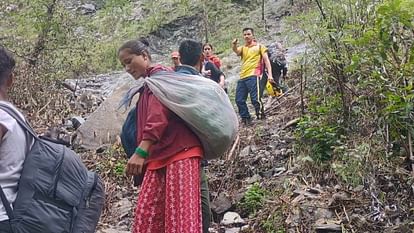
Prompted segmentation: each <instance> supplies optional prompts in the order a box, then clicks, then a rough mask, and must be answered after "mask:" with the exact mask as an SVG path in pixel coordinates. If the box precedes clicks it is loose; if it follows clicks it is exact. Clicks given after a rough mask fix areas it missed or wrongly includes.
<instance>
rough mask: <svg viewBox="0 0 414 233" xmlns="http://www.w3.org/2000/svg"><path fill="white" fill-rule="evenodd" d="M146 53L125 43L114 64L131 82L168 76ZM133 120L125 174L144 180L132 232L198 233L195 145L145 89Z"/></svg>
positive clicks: (143, 45)
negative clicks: (133, 144)
mask: <svg viewBox="0 0 414 233" xmlns="http://www.w3.org/2000/svg"><path fill="white" fill-rule="evenodd" d="M148 48H149V43H148V41H145V40H131V41H128V42H126V43H125V44H123V45H122V46H121V47H120V48H119V50H118V57H119V60H120V62H121V63H122V65H123V66H124V67H125V70H126V71H127V72H128V73H130V74H131V75H132V76H133V77H134V78H135V79H140V78H148V79H150V78H151V75H154V74H156V73H158V72H160V71H166V70H170V69H168V68H166V67H162V66H160V65H153V64H152V60H151V55H150V53H149V49H148ZM200 64H201V63H200ZM171 91H173V90H171ZM137 115H138V116H137V118H138V120H137V144H138V147H137V148H136V149H135V153H134V154H133V155H132V156H131V158H130V159H129V161H128V163H127V166H126V172H127V174H129V175H142V174H144V180H143V183H142V187H141V191H140V193H139V197H138V201H137V206H136V210H135V218H134V224H133V229H132V232H133V233H141V232H149V233H162V232H166V233H167V232H198V233H201V232H202V223H201V204H200V203H201V200H200V195H201V193H200V161H201V159H202V158H203V148H202V144H201V142H200V140H199V139H198V137H197V136H196V135H195V134H194V132H193V131H192V130H191V129H190V128H189V127H188V126H187V124H186V123H185V122H184V121H183V120H182V119H181V118H180V117H178V116H177V115H176V114H175V113H173V112H172V111H171V110H170V109H168V108H167V107H166V106H165V105H164V104H162V103H161V102H160V100H159V99H158V98H157V97H155V96H154V94H153V93H152V91H151V90H150V89H149V87H148V86H147V85H144V86H143V87H142V88H141V90H140V97H139V100H138V102H137Z"/></svg>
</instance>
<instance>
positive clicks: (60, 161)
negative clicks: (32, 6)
mask: <svg viewBox="0 0 414 233" xmlns="http://www.w3.org/2000/svg"><path fill="white" fill-rule="evenodd" d="M14 66H15V61H14V59H13V57H12V56H11V55H10V54H9V53H8V52H7V51H6V50H5V49H4V48H3V47H1V46H0V232H1V233H12V232H15V233H16V232H30V233H44V232H67V233H93V232H95V231H96V226H97V224H98V221H99V217H100V215H101V210H102V207H103V205H104V201H105V190H104V187H103V184H102V181H101V179H100V178H99V176H98V174H97V173H95V172H92V171H88V169H87V168H86V166H85V165H84V164H83V162H82V160H81V158H80V156H79V155H77V154H76V153H75V152H73V151H72V150H70V149H69V148H67V147H65V146H64V145H61V144H58V143H56V142H55V140H53V139H46V138H44V137H40V136H38V135H37V134H36V133H35V131H34V130H33V128H32V127H31V126H30V125H29V124H28V123H27V122H26V120H25V118H24V117H23V115H22V114H21V113H20V112H19V111H18V110H17V109H16V107H15V106H13V105H12V104H11V103H10V102H8V99H7V90H9V89H10V87H11V85H12V83H13V69H14Z"/></svg>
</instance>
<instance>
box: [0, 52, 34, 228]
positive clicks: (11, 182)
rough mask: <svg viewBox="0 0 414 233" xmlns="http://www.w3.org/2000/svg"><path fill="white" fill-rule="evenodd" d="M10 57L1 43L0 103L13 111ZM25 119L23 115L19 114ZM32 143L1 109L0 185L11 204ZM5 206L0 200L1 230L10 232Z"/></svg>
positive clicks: (12, 65)
mask: <svg viewBox="0 0 414 233" xmlns="http://www.w3.org/2000/svg"><path fill="white" fill-rule="evenodd" d="M15 64H16V63H15V60H14V58H13V56H12V55H11V54H10V53H9V52H8V51H7V50H6V49H5V48H4V47H1V46H0V103H3V104H5V105H7V106H9V107H10V108H12V109H14V111H16V112H19V111H18V110H17V108H16V107H15V106H14V105H13V104H11V103H10V102H9V101H8V98H7V91H8V90H9V89H10V88H11V86H12V83H13V78H14V75H13V69H14V67H15ZM19 117H20V118H21V119H22V120H23V121H24V120H25V118H24V116H23V115H22V114H21V113H19ZM32 143H33V138H32V137H31V136H29V135H27V134H26V132H25V130H24V129H22V128H21V127H20V126H19V124H18V123H17V121H16V120H15V119H14V118H13V116H11V115H9V114H8V113H7V112H5V111H4V110H2V109H0V186H1V189H2V190H3V192H4V195H5V197H6V199H7V200H8V202H9V203H10V204H13V203H14V201H15V200H16V196H17V187H18V182H19V179H20V176H21V172H22V170H23V162H24V159H25V157H26V154H27V152H28V151H29V150H30V148H29V147H28V146H22V145H31V144H32ZM7 208H10V207H9V206H6V205H5V204H4V203H3V201H2V200H1V201H0V232H2V233H9V232H10V233H12V230H11V228H10V223H9V217H8V215H7V211H6V210H7Z"/></svg>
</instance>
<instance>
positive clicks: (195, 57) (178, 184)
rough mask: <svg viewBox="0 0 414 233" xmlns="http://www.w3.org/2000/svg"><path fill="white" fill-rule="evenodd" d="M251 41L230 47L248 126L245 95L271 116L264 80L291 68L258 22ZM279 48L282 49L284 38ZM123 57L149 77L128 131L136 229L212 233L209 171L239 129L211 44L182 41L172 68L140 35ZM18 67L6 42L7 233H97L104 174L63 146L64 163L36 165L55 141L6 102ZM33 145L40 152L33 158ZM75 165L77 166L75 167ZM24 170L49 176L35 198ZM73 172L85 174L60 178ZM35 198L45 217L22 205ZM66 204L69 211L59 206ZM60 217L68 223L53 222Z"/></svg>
mask: <svg viewBox="0 0 414 233" xmlns="http://www.w3.org/2000/svg"><path fill="white" fill-rule="evenodd" d="M243 38H244V40H245V44H244V45H243V46H238V40H237V39H234V40H233V41H232V49H233V51H234V52H235V53H236V54H237V55H238V56H240V57H241V61H242V65H241V72H240V79H239V80H238V81H237V86H236V104H237V107H238V112H239V115H240V118H241V122H242V123H243V124H244V125H249V124H250V123H251V122H252V117H251V115H250V113H249V110H248V107H247V104H246V100H247V97H248V96H249V95H250V98H251V102H252V104H253V106H254V110H255V113H256V117H257V119H259V120H261V119H264V118H265V114H264V107H263V104H262V101H261V97H262V93H263V90H264V85H266V84H269V83H270V85H271V86H279V82H280V76H282V77H285V76H286V72H287V68H286V62H285V60H284V61H283V59H282V58H281V57H282V56H281V55H280V54H279V55H278V56H273V55H272V54H268V48H267V47H266V46H264V45H261V44H259V43H258V42H257V41H256V39H255V37H254V31H253V29H252V28H245V29H243ZM269 47H270V46H269ZM276 47H278V49H279V50H282V47H281V45H280V44H277V45H276ZM118 58H119V61H120V62H121V64H122V65H123V66H124V68H125V70H126V72H128V73H129V74H130V75H131V76H132V77H133V78H134V79H136V80H137V79H141V78H143V79H144V83H143V84H142V85H141V86H138V87H135V89H134V91H133V94H132V96H133V95H134V94H137V93H138V94H139V99H138V101H137V103H136V105H135V107H134V108H133V109H132V110H131V112H130V113H129V114H128V117H127V119H126V121H125V122H124V125H123V128H122V132H121V140H122V144H123V147H124V149H125V152H126V154H127V156H128V158H129V160H128V163H127V165H126V173H127V174H128V175H130V176H133V177H134V183H135V185H140V186H141V189H140V192H139V196H138V200H137V203H136V207H135V215H134V222H133V226H132V232H134V233H141V232H149V233H161V232H166V233H171V232H178V233H190V232H191V233H192V232H194V233H201V232H203V233H207V232H209V230H208V228H209V226H210V222H211V212H210V200H209V190H208V185H207V184H208V182H207V178H206V175H205V171H204V169H205V167H206V165H207V164H208V162H207V160H208V159H213V158H218V157H220V156H221V155H222V154H224V153H225V152H226V151H227V150H228V148H229V147H230V145H231V144H232V142H233V140H234V138H235V136H236V134H237V129H238V118H237V115H236V114H235V111H234V109H233V107H232V104H231V102H230V100H229V98H228V97H227V94H226V93H227V86H226V83H225V75H224V73H223V71H222V70H221V66H222V64H221V61H220V59H219V58H218V57H217V56H216V55H214V53H213V46H212V45H211V44H209V43H206V44H204V45H203V44H202V43H200V42H198V41H195V40H184V41H182V42H181V43H180V45H179V48H178V51H175V52H173V53H172V54H171V59H172V63H173V66H172V67H167V66H163V65H160V64H157V63H155V62H153V60H152V56H151V53H150V49H149V43H148V41H147V40H146V39H142V38H141V39H136V40H130V41H127V42H126V43H124V44H123V45H122V46H121V47H120V48H119V50H118ZM276 60H277V61H278V64H276V65H275V63H276V62H275V61H276ZM14 67H15V60H14V58H13V56H12V55H11V54H10V52H8V51H7V50H6V49H5V48H3V47H0V196H1V202H0V233H3V232H4V233H11V232H14V233H20V232H22V233H23V232H30V233H37V232H51V233H55V232H94V230H95V227H96V224H97V221H98V219H99V215H100V211H101V208H102V205H103V190H101V189H100V186H101V183H100V179H99V178H97V175H96V174H94V173H90V172H87V170H86V168H85V167H84V166H83V164H82V163H81V162H78V161H77V160H76V159H74V158H75V157H77V156H76V155H75V156H73V159H72V160H73V161H72V160H70V161H69V159H67V158H66V157H59V156H57V155H56V154H57V153H58V152H56V151H59V150H57V149H54V150H50V151H47V154H48V156H51V157H53V160H56V163H55V164H56V165H48V166H49V168H46V167H45V165H43V166H42V164H41V163H39V162H38V163H36V162H31V161H30V163H29V162H28V160H29V159H28V154H30V155H31V157H34V158H35V157H36V156H37V157H39V158H41V159H45V158H43V157H45V156H43V157H41V156H40V155H39V154H41V153H43V151H42V150H40V149H37V147H39V145H38V144H39V143H40V142H42V143H43V144H42V143H40V144H42V145H43V146H45V145H46V146H48V147H53V148H56V147H57V145H55V144H53V142H45V141H44V140H43V139H40V138H39V137H37V135H35V134H34V132H33V131H32V130H31V128H30V126H28V125H27V124H26V123H25V118H24V116H23V115H22V114H21V113H20V112H19V111H18V110H17V108H16V107H15V106H14V105H13V104H11V103H10V102H9V101H8V98H7V91H9V90H10V87H11V86H12V83H13V78H14V74H13V70H14ZM211 80H212V81H214V82H212V81H211ZM132 90H133V88H132V89H131V91H132ZM129 98H131V96H129ZM22 145H24V146H22ZM63 147H64V146H63ZM35 149H36V153H37V154H36V156H32V154H33V153H34V152H33V151H34V150H35ZM62 150H68V149H62ZM38 151H41V152H38ZM64 153H72V152H68V151H64ZM52 155H53V156H52ZM69 163H70V165H68V164H69ZM50 167H52V168H50ZM53 167H55V169H53ZM74 167H75V168H76V169H77V170H76V171H72V170H73V169H74ZM47 169H49V170H50V171H49V170H47ZM71 169H72V170H71ZM26 170H30V171H35V172H37V173H35V174H36V175H31V176H32V177H36V176H37V175H38V174H43V173H48V175H49V176H50V178H49V176H47V178H44V180H41V182H40V183H39V184H37V183H34V185H32V186H33V187H30V188H31V189H32V190H31V191H30V192H32V191H33V193H34V194H33V196H35V197H28V196H27V195H26V196H24V195H23V194H22V193H21V189H23V188H26V187H23V185H24V184H25V182H26V181H25V180H29V178H27V177H29V175H27V174H29V173H28V171H26ZM46 170H47V171H46ZM69 171H70V172H76V173H79V174H81V175H79V176H77V177H83V178H79V179H78V180H76V179H75V178H74V179H69V178H67V177H66V176H63V175H62V174H66V173H68V172H69ZM26 173H27V174H26ZM57 174H59V175H57ZM82 174H85V175H82ZM92 176H93V178H91V177H92ZM38 177H43V176H41V175H39V176H38ZM45 177H46V176H45ZM32 179H33V178H32ZM49 180H50V188H49V189H48V188H45V190H43V187H42V185H44V183H45V184H49V183H47V182H49ZM23 181H24V182H23ZM31 181H33V180H31ZM42 182H43V183H42ZM26 186H27V185H26ZM62 186H64V188H67V189H64V188H62ZM48 187H49V186H48ZM25 190H26V189H25ZM86 194H87V195H86ZM74 195H75V196H76V195H77V196H76V198H75V197H74ZM31 198H34V199H36V201H37V200H41V201H42V202H46V203H48V205H47V206H46V207H44V209H46V212H47V213H45V214H43V213H42V214H39V216H38V217H33V216H32V215H30V216H28V217H26V215H27V213H25V212H21V213H20V212H18V210H19V209H18V208H16V206H19V203H20V202H22V203H23V202H24V200H25V199H30V200H31ZM72 200H73V201H72ZM82 200H86V202H83V201H82ZM61 209H63V210H65V211H66V212H64V213H62V212H59V211H61ZM36 210H37V209H36ZM25 214H26V215H25ZM55 215H59V216H58V217H56V216H55ZM79 219H80V220H79ZM54 220H56V221H57V220H61V222H60V223H59V221H57V223H56V224H55V223H52V222H53V221H54ZM81 220H82V221H81ZM36 221H37V222H36ZM65 221H67V222H65ZM40 222H42V223H40ZM55 225H59V226H55ZM86 225H89V228H86ZM92 228H93V229H92Z"/></svg>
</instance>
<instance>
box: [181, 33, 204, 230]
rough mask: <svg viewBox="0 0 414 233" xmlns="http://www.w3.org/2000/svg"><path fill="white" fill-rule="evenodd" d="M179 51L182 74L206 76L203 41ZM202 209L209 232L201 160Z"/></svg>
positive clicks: (186, 44) (187, 42)
mask: <svg viewBox="0 0 414 233" xmlns="http://www.w3.org/2000/svg"><path fill="white" fill-rule="evenodd" d="M179 53H180V55H181V57H180V62H181V64H182V65H181V66H177V68H176V72H177V73H182V74H192V75H198V76H200V78H204V77H203V76H201V75H200V69H201V63H202V60H203V54H202V50H201V43H200V42H197V41H195V40H184V41H183V42H181V44H180V47H179ZM201 166H202V168H201V173H200V179H201V184H200V185H201V209H202V223H203V233H208V232H209V231H208V228H209V227H210V222H211V211H210V193H209V190H208V181H207V176H206V175H205V172H204V169H203V168H204V167H206V166H207V161H206V160H202V162H201Z"/></svg>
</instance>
